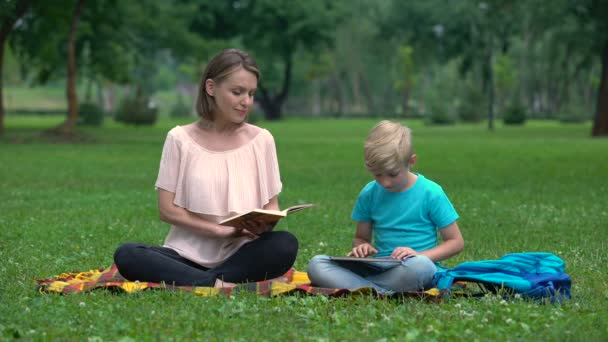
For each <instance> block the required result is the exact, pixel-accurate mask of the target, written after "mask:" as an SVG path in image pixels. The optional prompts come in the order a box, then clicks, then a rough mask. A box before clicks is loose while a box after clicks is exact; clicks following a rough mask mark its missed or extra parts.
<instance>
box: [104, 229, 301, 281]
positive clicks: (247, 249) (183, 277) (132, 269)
mask: <svg viewBox="0 0 608 342" xmlns="http://www.w3.org/2000/svg"><path fill="white" fill-rule="evenodd" d="M297 254H298V240H297V239H296V237H295V236H293V234H291V233H289V232H285V231H277V232H269V233H264V234H262V235H260V237H259V238H257V239H256V240H253V241H251V242H249V243H247V244H245V245H243V246H241V248H239V250H238V251H237V252H236V253H235V254H233V255H232V256H230V257H229V258H228V259H226V261H224V263H223V264H220V265H218V266H216V267H214V268H207V267H203V266H201V265H199V264H197V263H194V262H192V261H190V260H188V259H185V258H183V257H181V256H180V255H179V254H177V252H175V251H174V250H173V249H171V248H167V247H159V246H149V245H145V244H141V243H125V244H124V245H122V246H120V247H119V248H118V249H117V250H116V252H115V253H114V262H115V263H116V266H117V267H118V271H120V274H121V275H122V276H123V277H125V278H126V279H128V280H131V281H135V280H139V281H148V282H156V283H160V282H163V281H164V282H165V283H167V284H173V285H178V286H183V285H186V286H213V285H214V284H215V280H216V279H218V278H219V279H222V280H224V281H227V282H231V283H243V282H254V281H260V280H265V279H271V278H276V277H279V276H281V275H283V274H285V272H287V271H288V270H289V269H290V268H291V266H293V263H294V261H295V260H296V255H297Z"/></svg>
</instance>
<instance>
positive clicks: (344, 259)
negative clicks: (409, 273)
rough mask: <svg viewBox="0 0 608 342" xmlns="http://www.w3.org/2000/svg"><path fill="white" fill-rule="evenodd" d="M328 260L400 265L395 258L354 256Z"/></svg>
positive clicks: (331, 257)
mask: <svg viewBox="0 0 608 342" xmlns="http://www.w3.org/2000/svg"><path fill="white" fill-rule="evenodd" d="M329 259H330V260H335V261H354V262H394V263H400V262H401V260H402V259H395V258H369V257H366V258H359V257H354V256H344V257H339V256H330V257H329Z"/></svg>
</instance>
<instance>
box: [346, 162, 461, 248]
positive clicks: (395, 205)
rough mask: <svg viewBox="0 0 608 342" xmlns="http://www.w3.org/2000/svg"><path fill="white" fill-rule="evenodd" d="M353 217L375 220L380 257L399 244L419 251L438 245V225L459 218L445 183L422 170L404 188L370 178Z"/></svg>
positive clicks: (373, 229) (356, 205)
mask: <svg viewBox="0 0 608 342" xmlns="http://www.w3.org/2000/svg"><path fill="white" fill-rule="evenodd" d="M352 218H353V219H355V220H357V221H360V222H371V224H372V234H373V238H374V246H375V247H376V249H377V250H378V254H376V255H375V256H376V257H379V258H382V257H388V256H390V255H391V253H392V252H393V250H394V249H395V248H396V247H410V248H412V249H414V250H415V251H417V252H421V251H424V250H427V249H431V248H433V247H436V246H437V232H438V229H440V228H444V227H446V226H448V225H450V224H451V223H453V222H454V221H456V220H457V219H458V213H457V212H456V210H455V209H454V206H452V203H451V202H450V200H449V199H448V197H447V195H446V194H445V192H443V189H442V188H441V186H439V185H438V184H437V183H435V182H433V181H431V180H429V179H427V178H425V177H424V176H423V175H421V174H418V179H417V180H416V182H415V183H414V185H412V186H411V187H410V188H409V189H407V190H406V191H403V192H390V191H387V190H386V189H384V188H383V187H382V185H380V184H378V182H376V181H375V180H374V181H371V182H369V183H368V184H367V185H366V186H365V187H364V188H363V190H361V193H360V194H359V198H358V199H357V203H356V204H355V208H354V209H353V213H352Z"/></svg>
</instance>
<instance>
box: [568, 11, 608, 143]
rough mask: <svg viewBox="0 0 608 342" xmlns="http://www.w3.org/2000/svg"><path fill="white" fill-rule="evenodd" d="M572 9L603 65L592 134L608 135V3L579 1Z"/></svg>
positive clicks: (582, 33)
mask: <svg viewBox="0 0 608 342" xmlns="http://www.w3.org/2000/svg"><path fill="white" fill-rule="evenodd" d="M572 11H573V12H574V14H575V16H576V17H577V19H578V20H579V23H580V34H581V35H584V36H587V37H591V42H592V44H591V47H592V49H593V51H595V54H596V56H599V57H600V63H601V65H602V71H601V76H600V85H599V89H598V91H597V105H596V109H595V116H594V120H593V128H592V129H591V135H592V136H594V137H599V136H608V20H606V18H608V3H607V2H606V1H602V0H587V1H579V2H577V3H576V4H574V5H573V7H572Z"/></svg>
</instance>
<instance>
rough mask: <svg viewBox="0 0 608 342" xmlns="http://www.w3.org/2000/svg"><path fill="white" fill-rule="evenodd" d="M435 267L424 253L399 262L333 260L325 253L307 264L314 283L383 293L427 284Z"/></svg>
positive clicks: (416, 288)
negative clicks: (370, 288) (372, 289)
mask: <svg viewBox="0 0 608 342" xmlns="http://www.w3.org/2000/svg"><path fill="white" fill-rule="evenodd" d="M436 271H437V267H436V266H435V264H434V263H433V262H432V261H431V259H429V258H428V257H426V256H423V255H416V256H414V257H410V258H406V259H404V260H402V261H401V263H399V264H398V263H390V262H389V263H387V262H373V263H366V262H358V261H334V260H330V258H329V256H327V255H317V256H315V257H313V258H312V260H310V263H309V264H308V277H309V278H310V280H311V282H312V284H313V285H315V286H319V287H328V288H340V289H351V290H353V289H358V288H361V287H372V288H374V289H375V290H376V291H377V292H378V293H382V294H390V293H394V292H403V291H418V290H423V289H425V288H428V287H430V286H431V285H432V282H433V276H434V275H435V272H436Z"/></svg>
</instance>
